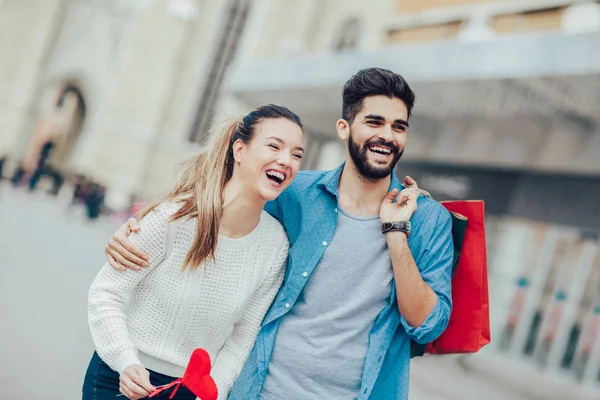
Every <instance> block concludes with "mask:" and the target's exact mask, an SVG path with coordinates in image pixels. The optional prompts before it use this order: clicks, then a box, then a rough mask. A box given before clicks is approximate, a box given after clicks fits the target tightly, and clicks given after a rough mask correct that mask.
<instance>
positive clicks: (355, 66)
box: [0, 0, 600, 399]
mask: <svg viewBox="0 0 600 400" xmlns="http://www.w3.org/2000/svg"><path fill="white" fill-rule="evenodd" d="M598 49H600V2H598V1H591V0H587V1H586V0H583V1H574V0H494V1H491V0H488V1H485V0H370V1H368V2H366V1H364V0H218V1H216V0H215V1H208V0H0V159H2V156H3V155H8V157H9V159H10V161H11V164H12V165H13V167H14V165H15V164H16V163H17V162H27V160H29V159H31V158H32V157H35V155H36V151H37V150H35V149H36V147H35V144H36V143H39V142H40V141H43V140H45V138H47V137H53V138H55V140H56V142H57V143H58V144H59V145H58V146H57V148H58V151H56V152H55V153H54V155H53V157H54V159H53V160H52V161H53V163H55V165H56V167H57V168H59V169H61V170H63V171H64V172H65V174H67V175H68V174H73V173H79V174H86V175H87V176H90V177H92V178H93V179H95V180H97V181H98V182H100V183H102V184H103V185H104V186H106V187H107V188H108V191H107V201H108V202H109V203H110V205H111V206H113V207H115V208H118V207H122V206H124V205H126V203H127V201H128V199H129V197H130V195H132V194H135V195H138V196H142V197H152V196H155V195H156V194H158V193H160V192H162V191H163V190H165V188H167V187H169V185H170V184H171V183H172V179H173V166H174V164H175V163H176V162H177V161H178V160H181V159H182V158H184V157H186V156H188V155H192V154H195V153H197V152H198V151H200V149H201V147H202V144H203V143H205V140H206V138H207V137H208V136H209V133H208V128H209V126H210V125H211V123H212V122H213V121H215V120H216V121H219V120H221V119H222V118H223V117H226V116H230V115H234V114H236V113H238V112H239V111H246V110H248V109H249V108H251V107H254V106H256V105H259V104H264V103H279V104H283V105H286V106H288V107H290V108H291V109H292V110H294V111H296V112H297V113H298V114H300V116H301V117H302V119H303V122H304V124H305V126H306V129H307V132H308V138H307V146H306V147H307V152H306V157H305V160H304V167H305V168H331V167H334V166H337V165H338V164H339V162H340V161H341V160H342V159H343V157H344V154H345V148H344V147H343V145H342V143H340V142H339V141H338V140H337V136H336V134H335V121H336V120H337V119H338V118H339V117H340V114H341V88H342V85H343V83H344V82H345V81H346V80H347V79H348V78H349V77H350V76H351V75H352V74H353V73H355V72H356V71H357V70H359V69H361V68H365V67H371V66H379V67H384V68H388V69H391V70H393V71H396V72H399V73H401V74H402V75H404V76H405V77H406V78H407V80H408V81H409V82H410V83H411V85H412V86H413V89H414V90H415V91H416V94H417V103H416V107H415V109H414V117H413V119H412V121H411V129H410V135H409V141H408V147H407V151H406V152H405V154H404V156H403V158H402V160H401V162H400V164H399V167H398V173H399V174H401V175H404V174H410V175H411V176H413V177H415V178H416V179H417V180H418V181H419V184H420V185H421V186H422V187H423V188H425V189H427V190H429V191H430V192H432V194H433V195H434V197H435V198H436V199H440V200H441V199H465V198H468V199H479V198H481V199H484V200H485V201H486V205H487V212H488V241H489V249H488V250H489V251H488V259H489V262H490V291H491V296H492V299H491V300H492V304H491V306H492V323H493V336H494V337H493V339H494V341H493V344H492V345H491V346H490V348H489V349H486V350H485V351H484V352H482V355H485V356H489V357H492V358H493V359H495V360H508V361H509V362H515V363H518V365H525V366H526V367H527V368H528V369H527V371H530V372H531V373H532V374H533V371H537V372H538V373H540V374H541V376H542V378H543V379H546V378H547V381H544V385H545V386H546V389H547V390H546V392H543V393H542V392H540V393H542V394H540V395H539V398H544V399H546V398H548V399H551V398H561V399H562V398H564V397H560V396H561V394H560V393H563V392H561V390H567V391H569V393H574V392H573V390H575V389H573V388H579V389H581V390H591V391H592V392H593V391H594V390H597V389H598V387H599V385H600V381H599V379H600V334H599V333H598V330H599V329H600V289H599V288H600V250H599V247H600V245H599V243H600V242H599V240H600V239H599V238H600V200H599V199H600V158H599V156H600V128H599V123H600V51H598ZM32 149H33V150H32ZM5 164H6V163H5ZM3 169H4V170H6V169H7V166H6V165H5V166H4V167H3ZM473 360H475V361H474V362H476V361H477V358H476V357H474V358H473ZM484 367H485V363H482V364H477V368H484ZM490 373H491V372H490ZM521 375H522V374H521ZM532 376H533V375H532ZM509 377H510V376H509ZM555 378H556V379H555ZM557 382H558V383H557ZM563 383H564V384H565V385H566V386H564V387H566V388H567V389H564V388H563V386H560V385H562V384H563ZM507 384H508V383H507ZM557 385H558V386H557ZM559 386H560V387H559ZM579 389H577V390H579ZM549 393H550V394H549ZM552 393H554V394H555V396H554V397H550V396H551V394H552ZM557 396H558V397H557ZM466 398H467V397H465V399H466ZM475 398H479V397H475ZM574 398H575V397H574Z"/></svg>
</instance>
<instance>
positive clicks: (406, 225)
mask: <svg viewBox="0 0 600 400" xmlns="http://www.w3.org/2000/svg"><path fill="white" fill-rule="evenodd" d="M394 231H400V232H404V233H406V237H408V236H410V221H395V222H384V223H383V224H381V233H383V234H386V233H388V232H394Z"/></svg>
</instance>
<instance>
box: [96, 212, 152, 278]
mask: <svg viewBox="0 0 600 400" xmlns="http://www.w3.org/2000/svg"><path fill="white" fill-rule="evenodd" d="M139 230H140V225H139V223H138V222H137V220H136V219H135V218H129V219H128V220H127V222H125V223H124V224H123V225H121V226H120V227H119V229H117V231H116V232H115V234H114V235H113V237H112V238H111V239H110V240H109V241H108V244H107V245H106V247H105V248H104V254H105V255H106V259H107V260H108V263H109V264H110V266H111V267H113V268H114V269H117V270H119V271H125V270H126V269H127V268H129V269H135V270H136V271H139V270H140V269H142V267H147V266H148V255H147V254H146V253H144V252H143V251H142V250H141V249H140V248H139V247H137V246H136V245H135V244H133V243H132V242H131V240H129V235H130V234H131V232H138V231H139Z"/></svg>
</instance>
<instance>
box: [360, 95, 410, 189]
mask: <svg viewBox="0 0 600 400" xmlns="http://www.w3.org/2000/svg"><path fill="white" fill-rule="evenodd" d="M407 130H408V109H407V108H406V105H405V104H404V102H403V101H402V100H400V99H398V98H389V97H387V96H370V97H366V98H365V99H364V100H363V107H362V109H361V110H360V112H359V113H358V114H357V115H356V117H355V118H354V121H353V123H352V125H351V126H350V132H349V135H348V150H349V152H350V157H351V159H352V162H353V163H354V165H355V166H356V169H357V170H358V172H359V173H360V174H361V176H362V177H364V178H365V179H367V180H369V181H377V180H379V179H383V178H386V177H388V176H389V175H390V174H391V173H392V171H393V170H394V167H395V166H396V163H397V162H398V160H400V157H401V156H402V153H403V152H404V146H405V144H406V136H407Z"/></svg>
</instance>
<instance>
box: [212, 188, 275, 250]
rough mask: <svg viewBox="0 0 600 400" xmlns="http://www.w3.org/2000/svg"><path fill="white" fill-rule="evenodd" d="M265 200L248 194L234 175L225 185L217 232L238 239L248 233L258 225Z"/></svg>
mask: <svg viewBox="0 0 600 400" xmlns="http://www.w3.org/2000/svg"><path fill="white" fill-rule="evenodd" d="M265 204H266V201H263V200H260V199H257V198H256V197H254V196H251V195H249V193H248V190H244V186H243V185H242V184H240V183H239V182H238V181H237V180H236V179H235V178H234V177H232V178H231V180H230V181H229V182H228V183H227V185H225V191H224V193H223V213H222V214H221V222H220V224H219V234H221V235H223V236H227V237H228V238H231V239H238V238H241V237H244V236H246V235H248V234H250V233H251V232H252V231H253V230H254V229H255V228H256V226H257V225H258V222H259V221H260V215H261V213H262V210H263V208H264V207H265Z"/></svg>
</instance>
